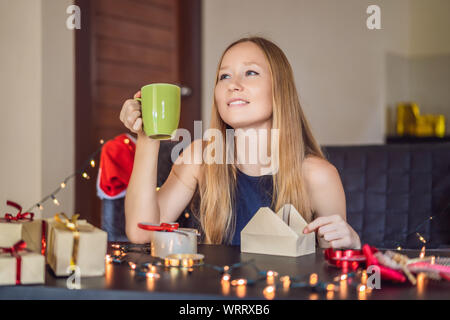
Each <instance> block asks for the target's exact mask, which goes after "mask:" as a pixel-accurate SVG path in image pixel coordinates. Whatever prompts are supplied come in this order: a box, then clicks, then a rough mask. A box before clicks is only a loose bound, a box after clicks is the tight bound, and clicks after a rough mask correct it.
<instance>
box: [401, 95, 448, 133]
mask: <svg viewBox="0 0 450 320" xmlns="http://www.w3.org/2000/svg"><path fill="white" fill-rule="evenodd" d="M397 134H398V135H399V136H416V137H430V136H431V137H439V138H442V137H443V136H444V135H445V116H444V115H442V114H438V115H431V114H424V115H421V114H420V111H419V107H418V105H417V104H416V103H414V102H410V103H399V104H398V105H397Z"/></svg>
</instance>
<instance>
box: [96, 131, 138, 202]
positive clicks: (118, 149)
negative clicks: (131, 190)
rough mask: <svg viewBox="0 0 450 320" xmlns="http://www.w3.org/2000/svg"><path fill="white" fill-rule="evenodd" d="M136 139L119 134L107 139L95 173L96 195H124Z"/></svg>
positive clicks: (108, 197) (102, 196) (115, 197)
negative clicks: (96, 173)
mask: <svg viewBox="0 0 450 320" xmlns="http://www.w3.org/2000/svg"><path fill="white" fill-rule="evenodd" d="M135 152H136V139H135V138H134V137H133V136H131V135H129V134H121V135H118V136H117V137H115V138H114V139H111V140H109V141H107V142H106V143H105V144H104V146H103V148H102V152H101V155H100V166H99V169H98V175H97V195H98V197H99V198H101V199H118V198H123V197H125V193H126V189H127V187H128V182H129V181H130V176H131V171H132V170H133V162H134V154H135Z"/></svg>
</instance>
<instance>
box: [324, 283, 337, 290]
mask: <svg viewBox="0 0 450 320" xmlns="http://www.w3.org/2000/svg"><path fill="white" fill-rule="evenodd" d="M334 288H335V286H334V284H332V283H329V284H327V288H326V289H327V291H334Z"/></svg>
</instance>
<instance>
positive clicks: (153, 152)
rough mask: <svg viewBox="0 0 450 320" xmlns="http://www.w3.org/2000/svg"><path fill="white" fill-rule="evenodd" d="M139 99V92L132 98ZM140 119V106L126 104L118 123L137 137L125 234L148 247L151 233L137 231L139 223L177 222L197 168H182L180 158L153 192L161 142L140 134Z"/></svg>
mask: <svg viewBox="0 0 450 320" xmlns="http://www.w3.org/2000/svg"><path fill="white" fill-rule="evenodd" d="M139 96H140V92H138V93H137V94H136V95H135V97H139ZM140 116H141V112H140V104H139V103H138V102H137V101H135V100H131V99H130V100H127V101H126V102H125V103H124V106H123V108H122V111H121V114H120V119H121V121H122V122H123V123H124V124H125V126H126V127H127V128H128V129H130V130H131V131H132V132H135V133H137V135H138V138H137V142H136V153H135V158H134V164H133V171H132V173H131V177H130V181H129V184H128V188H127V194H126V197H125V220H126V226H125V230H126V234H127V237H128V239H129V240H130V241H131V242H134V243H147V242H149V241H150V233H149V232H148V231H145V230H142V229H139V228H138V226H137V225H138V223H139V222H151V223H160V222H161V221H166V222H169V221H175V220H176V219H178V217H179V216H180V214H181V213H182V210H183V209H184V208H185V207H186V206H187V205H188V203H189V201H190V200H191V199H192V196H193V194H194V191H195V188H196V185H197V175H198V172H199V171H198V169H199V167H200V165H194V164H183V163H181V161H180V160H179V159H181V155H180V157H179V158H178V159H177V161H176V165H174V166H173V167H172V170H171V172H170V174H169V177H168V178H167V180H166V181H165V183H164V184H163V185H162V186H161V188H160V190H159V191H156V180H157V169H158V168H157V165H158V153H159V146H160V142H159V140H154V139H151V138H149V137H147V136H146V135H145V133H144V132H143V131H142V119H141V117H140ZM200 143H201V141H200ZM191 145H192V144H191ZM191 145H190V146H189V147H188V148H186V150H185V152H184V153H187V154H190V153H191V152H193V151H191V150H193V149H194V148H191ZM200 152H201V151H200ZM182 155H183V154H182ZM175 172H176V173H175Z"/></svg>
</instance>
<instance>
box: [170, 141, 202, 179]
mask: <svg viewBox="0 0 450 320" xmlns="http://www.w3.org/2000/svg"><path fill="white" fill-rule="evenodd" d="M203 148H204V141H203V140H202V139H196V140H194V141H192V142H191V143H190V144H189V145H187V146H186V147H185V148H184V149H183V150H182V152H181V154H180V156H179V157H178V158H177V159H176V161H175V163H174V169H175V170H176V173H177V174H180V173H182V175H186V174H187V175H188V176H190V177H191V178H194V179H195V180H197V181H198V179H199V176H200V170H201V167H202V166H201V164H202V162H203V159H202V156H203Z"/></svg>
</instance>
